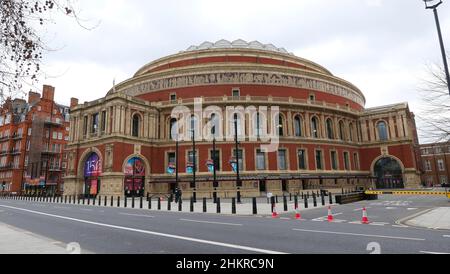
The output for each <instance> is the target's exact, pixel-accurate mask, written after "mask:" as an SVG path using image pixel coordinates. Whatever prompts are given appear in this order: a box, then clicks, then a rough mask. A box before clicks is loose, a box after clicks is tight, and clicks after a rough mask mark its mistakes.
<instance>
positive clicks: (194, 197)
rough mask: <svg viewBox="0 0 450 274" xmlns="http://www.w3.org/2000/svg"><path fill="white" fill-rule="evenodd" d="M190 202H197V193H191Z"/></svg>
mask: <svg viewBox="0 0 450 274" xmlns="http://www.w3.org/2000/svg"><path fill="white" fill-rule="evenodd" d="M192 195H193V196H192V200H193V201H194V203H196V202H197V192H195V191H194V193H192Z"/></svg>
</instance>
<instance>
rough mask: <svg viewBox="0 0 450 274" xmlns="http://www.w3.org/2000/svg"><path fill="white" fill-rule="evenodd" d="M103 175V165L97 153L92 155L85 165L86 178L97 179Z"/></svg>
mask: <svg viewBox="0 0 450 274" xmlns="http://www.w3.org/2000/svg"><path fill="white" fill-rule="evenodd" d="M101 174H102V163H101V160H100V158H99V157H98V155H97V154H96V153H92V154H91V155H90V156H89V158H88V159H87V160H86V163H85V164H84V177H97V176H100V175H101Z"/></svg>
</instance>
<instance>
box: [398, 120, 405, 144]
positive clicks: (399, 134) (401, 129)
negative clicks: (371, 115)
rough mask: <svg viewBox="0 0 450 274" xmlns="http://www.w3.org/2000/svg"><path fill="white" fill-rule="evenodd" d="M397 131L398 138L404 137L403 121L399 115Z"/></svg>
mask: <svg viewBox="0 0 450 274" xmlns="http://www.w3.org/2000/svg"><path fill="white" fill-rule="evenodd" d="M397 129H398V137H400V138H404V137H405V135H404V134H403V121H402V116H401V115H400V114H399V115H397Z"/></svg>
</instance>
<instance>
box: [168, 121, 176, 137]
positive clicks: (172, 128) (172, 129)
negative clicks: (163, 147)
mask: <svg viewBox="0 0 450 274" xmlns="http://www.w3.org/2000/svg"><path fill="white" fill-rule="evenodd" d="M177 134H178V126H177V119H175V118H172V119H170V128H169V138H170V140H175V137H176V136H177Z"/></svg>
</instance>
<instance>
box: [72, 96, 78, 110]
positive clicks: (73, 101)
mask: <svg viewBox="0 0 450 274" xmlns="http://www.w3.org/2000/svg"><path fill="white" fill-rule="evenodd" d="M76 106H78V99H77V98H70V108H73V107H76Z"/></svg>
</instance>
